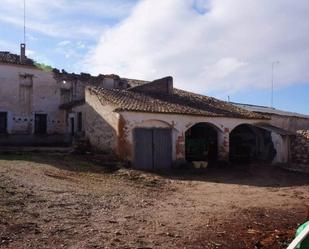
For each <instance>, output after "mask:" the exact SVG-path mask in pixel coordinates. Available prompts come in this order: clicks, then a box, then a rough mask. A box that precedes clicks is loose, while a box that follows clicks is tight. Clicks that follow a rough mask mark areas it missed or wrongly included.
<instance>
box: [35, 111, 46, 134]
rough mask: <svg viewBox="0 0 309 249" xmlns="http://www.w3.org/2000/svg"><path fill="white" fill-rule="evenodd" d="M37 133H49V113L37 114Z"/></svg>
mask: <svg viewBox="0 0 309 249" xmlns="http://www.w3.org/2000/svg"><path fill="white" fill-rule="evenodd" d="M34 132H35V134H46V133H47V114H35V128H34Z"/></svg>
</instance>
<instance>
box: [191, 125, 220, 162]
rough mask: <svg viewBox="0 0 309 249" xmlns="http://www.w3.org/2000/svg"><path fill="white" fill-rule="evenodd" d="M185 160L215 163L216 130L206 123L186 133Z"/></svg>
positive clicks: (216, 148) (216, 147)
mask: <svg viewBox="0 0 309 249" xmlns="http://www.w3.org/2000/svg"><path fill="white" fill-rule="evenodd" d="M185 141H186V142H185V147H186V160H187V161H189V162H193V161H206V162H215V161H217V159H218V134H217V130H216V129H215V128H214V127H213V126H211V125H210V124H206V123H199V124H196V125H194V126H192V127H191V128H190V129H188V130H187V131H186V140H185Z"/></svg>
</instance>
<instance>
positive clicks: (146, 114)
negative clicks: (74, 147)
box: [67, 77, 309, 169]
mask: <svg viewBox="0 0 309 249" xmlns="http://www.w3.org/2000/svg"><path fill="white" fill-rule="evenodd" d="M67 110H68V112H69V113H70V112H71V113H79V112H81V113H83V114H82V115H83V117H84V123H83V127H84V129H83V132H84V134H85V137H86V138H87V139H88V140H89V141H90V144H91V145H92V146H93V148H94V149H96V150H98V151H110V152H114V153H116V154H118V155H119V156H120V158H121V159H123V160H126V161H130V162H132V164H133V165H134V166H135V167H136V168H140V169H160V168H169V167H171V165H172V164H176V165H177V164H181V163H183V162H186V161H187V162H188V161H189V162H195V161H207V162H214V161H219V160H220V161H229V160H231V161H235V162H239V161H245V162H248V161H265V162H288V161H289V157H290V156H289V143H290V141H289V136H290V135H293V134H294V133H293V132H292V131H289V130H286V129H283V128H282V127H280V126H274V125H273V124H272V123H271V116H270V115H266V114H261V113H256V112H252V111H248V110H246V109H244V108H240V107H238V106H235V105H233V104H231V103H229V102H225V101H220V100H217V99H215V98H211V97H207V96H203V95H199V94H194V93H191V92H187V91H183V90H180V89H176V88H174V87H173V79H172V77H166V78H163V79H160V80H155V81H153V82H149V83H146V84H143V85H139V86H135V87H131V88H127V89H105V88H102V87H87V88H86V94H85V102H84V103H82V104H77V105H76V106H71V107H70V108H69V109H67ZM307 125H308V126H309V119H308V120H307ZM102 127H103V128H102Z"/></svg>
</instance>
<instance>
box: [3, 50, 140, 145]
mask: <svg viewBox="0 0 309 249" xmlns="http://www.w3.org/2000/svg"><path fill="white" fill-rule="evenodd" d="M141 83H143V81H138V80H131V79H125V78H120V77H119V76H117V75H98V76H91V75H90V74H85V73H81V74H74V73H73V74H70V73H67V72H65V71H64V70H62V71H61V72H60V71H59V70H57V69H53V68H51V67H48V66H45V65H42V64H38V63H36V62H34V61H33V60H31V59H29V58H27V57H26V55H25V45H24V44H21V54H20V55H16V54H12V53H9V52H0V146H6V145H11V146H17V145H23V146H25V145H41V146H43V145H70V144H71V141H72V135H73V134H74V131H76V130H78V129H80V126H78V125H79V124H80V122H79V123H78V122H77V121H76V120H72V119H71V116H69V115H68V113H67V112H66V111H65V110H64V109H62V108H59V107H60V106H64V105H66V104H72V103H78V102H83V101H84V98H85V97H84V95H85V87H86V86H87V85H92V86H98V87H104V88H106V89H110V88H127V87H130V86H134V85H136V84H141Z"/></svg>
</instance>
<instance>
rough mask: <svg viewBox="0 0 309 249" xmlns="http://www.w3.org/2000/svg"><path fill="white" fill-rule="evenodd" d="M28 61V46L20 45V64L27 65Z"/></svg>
mask: <svg viewBox="0 0 309 249" xmlns="http://www.w3.org/2000/svg"><path fill="white" fill-rule="evenodd" d="M25 61H26V44H25V43H21V44H20V63H25Z"/></svg>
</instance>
